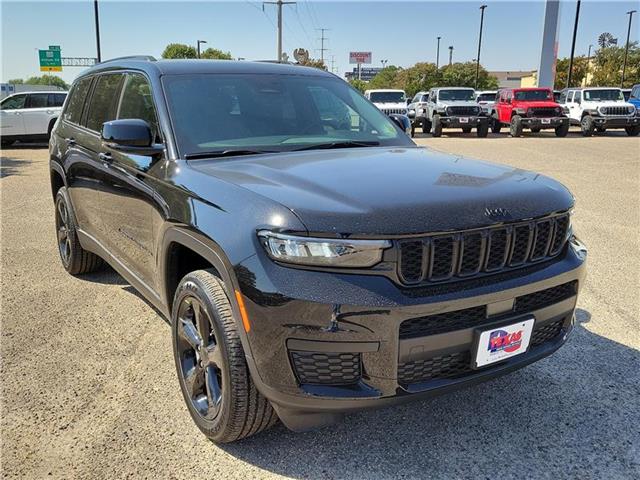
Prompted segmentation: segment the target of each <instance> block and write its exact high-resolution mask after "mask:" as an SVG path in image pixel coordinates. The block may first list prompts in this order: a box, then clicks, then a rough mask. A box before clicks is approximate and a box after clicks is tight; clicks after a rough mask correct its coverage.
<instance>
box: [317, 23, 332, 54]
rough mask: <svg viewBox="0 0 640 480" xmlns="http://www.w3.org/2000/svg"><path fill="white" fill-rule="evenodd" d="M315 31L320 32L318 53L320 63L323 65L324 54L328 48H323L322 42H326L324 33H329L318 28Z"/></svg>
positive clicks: (325, 29)
mask: <svg viewBox="0 0 640 480" xmlns="http://www.w3.org/2000/svg"><path fill="white" fill-rule="evenodd" d="M317 30H320V32H321V36H320V38H319V39H318V40H320V48H319V49H318V50H319V51H320V61H321V62H322V63H324V52H326V51H328V50H329V49H328V48H324V41H325V40H328V38H327V37H325V35H324V32H328V31H330V29H329V28H318V29H317Z"/></svg>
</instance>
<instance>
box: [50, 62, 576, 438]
mask: <svg viewBox="0 0 640 480" xmlns="http://www.w3.org/2000/svg"><path fill="white" fill-rule="evenodd" d="M396 120H397V119H396ZM398 124H400V125H404V123H401V122H399V121H398ZM50 165H51V187H52V190H53V196H54V198H55V223H56V228H57V240H58V245H59V250H60V256H61V259H62V263H63V265H64V267H65V268H66V269H67V271H68V272H69V273H71V274H82V273H85V272H89V271H92V270H94V269H96V268H98V267H99V266H100V265H101V264H102V262H103V261H106V262H107V263H108V264H110V265H111V266H112V267H113V268H114V269H116V270H117V271H118V272H120V273H121V274H122V275H123V276H124V277H125V278H126V279H127V281H129V282H130V283H131V284H132V285H133V286H134V287H135V288H136V289H137V290H139V291H140V292H141V294H142V295H143V296H144V297H145V298H146V299H147V300H148V301H149V302H150V303H151V304H153V305H154V306H155V307H157V309H159V310H160V312H162V314H163V315H165V316H166V317H167V318H169V319H170V320H171V324H172V337H173V350H174V356H175V364H176V369H177V373H178V379H179V383H180V387H181V389H182V392H183V394H184V398H185V401H186V404H187V406H188V409H189V412H190V414H191V416H192V417H193V419H194V421H195V422H196V424H197V425H198V427H199V428H200V429H201V430H202V431H203V432H204V433H205V434H206V435H207V436H208V437H210V438H211V439H213V440H214V441H218V442H229V441H233V440H237V439H240V438H243V437H246V436H248V435H252V434H255V433H257V432H259V431H261V430H263V429H265V428H267V427H269V426H270V425H271V424H273V423H274V422H275V420H276V418H278V417H279V418H280V419H281V420H282V421H283V422H284V423H285V425H287V426H288V427H289V428H291V429H294V430H305V429H309V428H313V427H317V426H321V425H324V424H327V423H330V422H333V421H335V420H337V419H339V418H340V417H341V416H342V415H343V414H344V413H346V412H349V411H355V410H360V409H366V408H373V407H379V406H383V405H389V404H394V403H398V402H403V401H407V400H410V399H416V398H423V397H425V396H429V395H433V394H436V393H441V392H446V391H449V390H452V389H454V388H458V387H461V386H465V385H470V384H473V383H476V382H479V381H483V380H487V379H490V378H493V377H495V376H497V375H502V374H504V373H507V372H510V371H512V370H514V369H517V368H520V367H523V366H525V365H527V364H529V363H531V362H534V361H536V360H539V359H541V358H543V357H545V356H547V355H549V354H551V353H552V352H554V351H555V350H556V349H558V348H559V347H560V346H561V345H562V344H563V343H564V342H565V341H566V340H567V336H568V335H569V333H570V331H571V329H572V325H573V312H574V308H575V306H576V299H577V293H578V289H579V287H580V285H581V283H582V280H583V278H584V274H585V267H584V265H585V260H586V250H585V249H584V247H583V246H582V244H581V243H580V242H579V241H578V240H577V239H576V237H575V236H574V235H573V233H572V228H571V209H572V208H573V197H572V196H571V194H570V193H569V192H568V191H567V189H566V188H565V187H563V186H562V185H561V184H559V183H558V182H556V181H554V180H552V179H550V178H547V177H544V176H542V175H537V174H534V173H530V172H527V171H523V170H519V169H513V168H508V167H504V166H498V165H492V164H489V163H484V162H477V161H472V160H466V159H462V158H459V157H455V156H449V155H444V154H441V153H436V152H432V151H430V150H428V149H425V148H419V147H417V146H416V145H415V144H414V143H413V142H412V141H411V140H410V138H409V137H408V136H407V135H406V134H405V131H403V129H401V128H400V127H399V126H398V125H397V124H396V123H394V119H390V118H388V117H387V116H385V115H384V114H383V113H381V112H380V111H379V110H378V109H377V108H376V107H375V106H374V105H373V104H371V103H370V102H368V101H367V100H366V99H365V98H364V97H363V96H362V95H360V94H359V93H358V92H357V91H356V90H354V89H352V88H351V87H350V86H349V85H348V84H347V83H345V82H344V81H342V80H340V79H339V78H337V77H335V76H334V75H332V74H329V73H327V72H324V71H321V70H316V69H311V68H305V67H301V66H295V65H283V64H269V63H252V62H232V61H205V60H184V61H183V60H172V61H171V60H170V61H155V60H153V59H152V58H127V59H120V60H114V61H109V62H105V63H102V64H99V65H97V66H95V67H93V68H91V69H89V70H88V71H86V72H85V73H84V74H82V75H81V76H80V77H79V78H78V79H77V80H76V81H75V82H74V85H73V88H72V90H71V93H70V95H69V98H68V99H67V101H66V103H65V106H64V111H63V114H62V116H61V118H60V119H59V121H58V122H57V124H56V125H55V128H54V130H53V135H52V138H51V143H50Z"/></svg>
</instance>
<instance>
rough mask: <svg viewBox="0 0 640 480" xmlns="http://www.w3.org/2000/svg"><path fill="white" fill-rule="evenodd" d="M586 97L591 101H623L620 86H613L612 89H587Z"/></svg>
mask: <svg viewBox="0 0 640 480" xmlns="http://www.w3.org/2000/svg"><path fill="white" fill-rule="evenodd" d="M584 99H585V100H589V101H591V102H606V101H614V102H615V101H623V100H624V97H623V96H622V90H620V89H619V88H612V89H610V90H585V91H584Z"/></svg>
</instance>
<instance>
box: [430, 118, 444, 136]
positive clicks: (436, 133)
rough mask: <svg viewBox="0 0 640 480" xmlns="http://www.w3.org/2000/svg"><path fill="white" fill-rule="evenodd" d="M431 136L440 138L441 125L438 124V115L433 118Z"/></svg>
mask: <svg viewBox="0 0 640 480" xmlns="http://www.w3.org/2000/svg"><path fill="white" fill-rule="evenodd" d="M431 135H433V136H434V137H441V136H442V123H441V122H440V115H437V114H436V115H434V116H433V125H432V127H431Z"/></svg>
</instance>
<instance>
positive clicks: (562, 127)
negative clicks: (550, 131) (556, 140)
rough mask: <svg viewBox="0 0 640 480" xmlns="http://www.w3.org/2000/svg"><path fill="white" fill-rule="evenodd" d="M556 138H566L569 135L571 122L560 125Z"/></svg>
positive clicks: (556, 129)
mask: <svg viewBox="0 0 640 480" xmlns="http://www.w3.org/2000/svg"><path fill="white" fill-rule="evenodd" d="M555 131H556V137H566V136H567V133H569V122H566V123H563V124H562V125H558V126H557V127H556V128H555Z"/></svg>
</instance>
